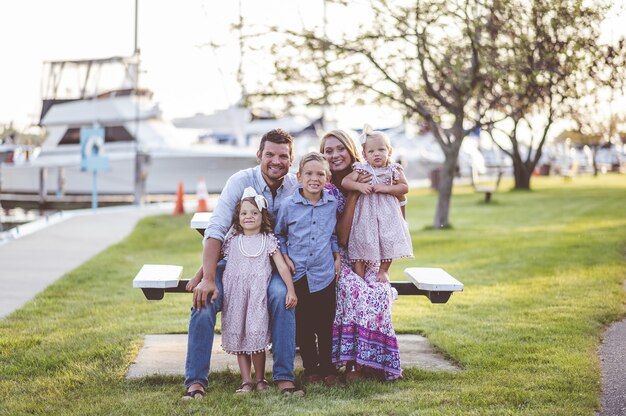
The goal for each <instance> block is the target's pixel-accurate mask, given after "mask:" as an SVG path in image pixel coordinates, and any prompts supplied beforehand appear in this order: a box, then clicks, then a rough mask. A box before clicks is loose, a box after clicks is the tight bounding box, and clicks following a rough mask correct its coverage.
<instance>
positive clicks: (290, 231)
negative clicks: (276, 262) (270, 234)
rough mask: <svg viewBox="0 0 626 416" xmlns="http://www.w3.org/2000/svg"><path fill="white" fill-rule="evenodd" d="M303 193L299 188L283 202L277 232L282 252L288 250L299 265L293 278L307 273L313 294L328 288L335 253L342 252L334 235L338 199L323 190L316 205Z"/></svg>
mask: <svg viewBox="0 0 626 416" xmlns="http://www.w3.org/2000/svg"><path fill="white" fill-rule="evenodd" d="M301 192H302V189H301V188H299V189H298V191H297V192H294V193H293V195H292V196H291V198H287V199H285V200H284V201H283V202H282V203H281V205H280V209H279V210H278V217H277V218H276V227H275V229H274V232H275V234H276V237H277V238H278V241H279V243H280V250H281V252H283V253H287V254H288V255H289V257H290V258H291V260H292V261H293V263H294V265H295V267H296V273H295V275H294V276H293V281H294V282H296V281H298V280H300V278H301V277H302V276H304V275H306V276H307V280H308V284H309V291H310V292H311V293H314V292H318V291H320V290H322V289H324V288H326V287H328V285H329V284H331V283H332V281H333V279H334V278H335V262H334V257H333V253H337V252H339V246H338V245H337V235H336V234H335V225H336V223H337V200H336V199H335V197H334V196H333V195H331V194H330V193H329V192H328V191H326V190H324V191H322V198H321V199H320V200H319V201H318V202H317V203H316V204H315V205H313V204H311V202H309V200H307V199H306V198H304V197H303V196H302V194H301Z"/></svg>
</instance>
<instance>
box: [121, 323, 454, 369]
mask: <svg viewBox="0 0 626 416" xmlns="http://www.w3.org/2000/svg"><path fill="white" fill-rule="evenodd" d="M221 340H222V337H221V335H219V334H215V338H214V339H213V352H212V354H211V371H212V372H214V371H223V370H232V371H234V372H239V367H238V366H237V358H236V357H235V356H234V355H230V354H226V353H225V352H224V351H223V350H222V348H221V347H220V345H221V343H222V342H221ZM398 346H399V347H400V359H401V360H402V362H401V363H402V368H408V367H419V368H421V369H424V370H430V371H453V372H454V371H460V370H461V369H460V368H459V367H457V366H456V365H454V364H453V363H451V362H449V361H447V360H446V359H445V358H444V357H443V356H442V355H441V354H439V353H437V352H436V351H435V349H434V348H433V347H432V345H430V343H429V342H428V339H426V338H424V337H423V336H421V335H412V334H402V335H398ZM186 353H187V334H176V335H146V337H145V339H144V345H143V347H142V348H141V350H140V351H139V354H137V357H136V358H135V361H134V362H133V363H132V364H131V366H130V368H129V369H128V373H127V374H126V378H141V377H145V376H149V375H155V374H159V375H181V376H184V375H185V358H186ZM272 363H273V361H272V354H267V363H266V365H265V368H266V369H268V370H269V369H271V368H272ZM295 365H296V368H302V360H301V359H300V355H296V362H295Z"/></svg>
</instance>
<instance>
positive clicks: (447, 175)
mask: <svg viewBox="0 0 626 416" xmlns="http://www.w3.org/2000/svg"><path fill="white" fill-rule="evenodd" d="M461 131H462V130H461ZM460 136H461V139H457V140H455V141H454V142H452V143H451V144H449V145H447V147H446V148H445V149H444V153H445V155H446V160H445V161H444V163H443V168H442V170H441V174H440V176H439V197H438V198H437V210H436V211H435V219H434V221H433V228H434V229H436V230H437V229H442V228H449V227H450V223H449V220H448V218H449V214H450V200H451V199H452V185H453V182H454V173H455V172H456V165H457V162H458V160H459V150H460V149H461V142H462V141H463V134H462V133H461V134H460ZM457 137H459V136H457Z"/></svg>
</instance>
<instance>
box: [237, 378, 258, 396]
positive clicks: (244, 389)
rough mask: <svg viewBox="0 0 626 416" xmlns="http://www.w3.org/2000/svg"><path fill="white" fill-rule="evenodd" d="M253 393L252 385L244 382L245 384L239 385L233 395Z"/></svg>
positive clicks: (249, 382)
mask: <svg viewBox="0 0 626 416" xmlns="http://www.w3.org/2000/svg"><path fill="white" fill-rule="evenodd" d="M253 391H254V383H253V382H251V381H246V382H245V383H241V385H239V388H238V389H237V390H235V394H248V393H252V392H253Z"/></svg>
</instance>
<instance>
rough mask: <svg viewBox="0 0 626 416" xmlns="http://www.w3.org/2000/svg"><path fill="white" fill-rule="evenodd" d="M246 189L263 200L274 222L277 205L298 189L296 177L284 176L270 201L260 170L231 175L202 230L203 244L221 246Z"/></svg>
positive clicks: (241, 171) (251, 169) (290, 174)
mask: <svg viewBox="0 0 626 416" xmlns="http://www.w3.org/2000/svg"><path fill="white" fill-rule="evenodd" d="M248 186H251V187H253V188H254V190H255V191H256V192H257V193H258V194H259V195H263V196H264V197H265V199H267V202H268V207H267V208H268V212H269V213H270V214H271V215H272V217H273V218H276V215H277V214H278V208H279V207H280V203H281V202H282V201H283V200H285V199H286V198H287V197H290V196H291V195H292V194H293V193H294V191H295V190H296V189H298V181H297V180H296V175H294V174H293V173H288V174H287V175H286V176H285V178H284V179H283V183H282V185H280V186H279V187H278V189H277V190H276V198H274V197H272V191H271V190H270V188H269V186H267V183H265V179H264V178H263V175H262V174H261V167H260V166H255V167H253V168H248V169H244V170H240V171H239V172H237V173H235V174H234V175H233V176H231V177H230V178H229V179H228V181H227V182H226V185H224V189H223V190H222V193H221V194H220V197H219V199H218V200H217V205H216V206H215V209H214V210H213V215H211V218H210V219H209V225H208V226H207V228H206V230H204V240H206V239H207V238H214V239H216V240H220V241H221V242H224V238H225V236H226V233H227V232H228V230H229V229H230V226H231V225H232V221H233V214H234V213H235V207H236V206H237V203H238V202H239V201H240V200H241V196H242V195H243V190H244V189H246V188H247V187H248Z"/></svg>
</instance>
